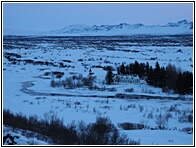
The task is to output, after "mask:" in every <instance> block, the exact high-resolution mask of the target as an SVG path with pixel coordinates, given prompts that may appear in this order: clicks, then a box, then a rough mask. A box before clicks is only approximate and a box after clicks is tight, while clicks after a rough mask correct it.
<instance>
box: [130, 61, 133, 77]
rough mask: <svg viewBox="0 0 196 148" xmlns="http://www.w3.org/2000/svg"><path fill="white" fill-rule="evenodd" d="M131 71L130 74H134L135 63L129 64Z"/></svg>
mask: <svg viewBox="0 0 196 148" xmlns="http://www.w3.org/2000/svg"><path fill="white" fill-rule="evenodd" d="M129 72H130V74H133V64H132V63H131V64H129Z"/></svg>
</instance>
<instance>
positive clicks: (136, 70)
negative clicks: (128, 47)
mask: <svg viewBox="0 0 196 148" xmlns="http://www.w3.org/2000/svg"><path fill="white" fill-rule="evenodd" d="M139 73H140V65H139V63H138V62H137V61H135V63H134V65H133V74H137V75H139Z"/></svg>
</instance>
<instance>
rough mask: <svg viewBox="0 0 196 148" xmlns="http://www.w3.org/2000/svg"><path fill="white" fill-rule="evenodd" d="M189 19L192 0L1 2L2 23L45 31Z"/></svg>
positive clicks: (11, 26)
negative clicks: (184, 0) (157, 0)
mask: <svg viewBox="0 0 196 148" xmlns="http://www.w3.org/2000/svg"><path fill="white" fill-rule="evenodd" d="M183 19H187V20H189V21H193V3H188V2H187V3H179V2H178V3H171V2H170V3H150V2H147V3H141V2H140V3H130V2H129V3H114V2H113V3H111V2H110V3H95V2H93V3H84V2H83V3H68V2H67V3H46V2H44V3H30V2H28V3H10V2H9V3H3V27H4V28H13V29H30V30H35V31H49V30H58V29H62V28H64V27H66V26H68V25H73V24H86V25H102V24H104V25H117V24H120V23H128V24H136V23H142V24H145V25H165V24H167V23H168V22H177V21H179V20H183Z"/></svg>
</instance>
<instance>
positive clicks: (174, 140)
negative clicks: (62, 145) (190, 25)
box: [3, 36, 194, 145]
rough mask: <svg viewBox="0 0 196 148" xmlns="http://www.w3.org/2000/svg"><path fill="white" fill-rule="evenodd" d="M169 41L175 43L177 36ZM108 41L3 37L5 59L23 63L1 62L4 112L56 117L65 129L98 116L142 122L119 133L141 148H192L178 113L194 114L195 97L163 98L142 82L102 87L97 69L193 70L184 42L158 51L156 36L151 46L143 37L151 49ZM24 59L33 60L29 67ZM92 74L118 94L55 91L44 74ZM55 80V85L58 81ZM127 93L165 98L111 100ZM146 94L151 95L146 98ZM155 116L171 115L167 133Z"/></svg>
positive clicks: (190, 135) (158, 90)
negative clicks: (172, 66)
mask: <svg viewBox="0 0 196 148" xmlns="http://www.w3.org/2000/svg"><path fill="white" fill-rule="evenodd" d="M158 37H160V36H158ZM166 37H167V36H165V38H166ZM115 38H116V37H115ZM119 38H120V37H119ZM170 38H172V37H171V36H170ZM173 38H174V39H176V38H177V39H178V38H180V36H179V37H173ZM99 39H101V41H99ZM110 39H111V40H112V37H111V38H109V39H106V40H105V38H96V37H94V38H93V37H86V38H83V39H81V40H79V38H77V37H76V38H75V37H73V38H72V37H68V38H64V37H56V38H55V37H39V36H38V37H36V36H34V37H21V38H20V37H12V36H11V37H9V36H8V37H7V38H4V49H3V54H4V55H6V53H10V54H13V53H14V54H18V55H20V56H21V58H16V59H20V61H17V62H16V63H14V62H13V61H9V60H8V59H7V58H5V56H4V57H3V108H4V109H9V110H11V111H12V112H14V113H20V112H21V113H22V114H24V115H26V116H30V115H38V117H39V118H45V115H46V114H56V115H57V116H58V117H59V118H61V119H63V121H64V124H65V125H67V124H69V123H71V122H72V121H75V122H76V123H77V122H78V121H81V120H83V121H85V122H86V123H91V122H95V120H96V117H97V116H104V117H109V118H110V119H111V121H112V123H114V124H115V125H116V126H117V127H118V124H119V123H123V122H131V123H142V124H145V125H146V127H148V128H146V129H142V130H123V129H122V128H120V127H118V128H119V130H120V132H122V133H126V134H127V135H128V136H129V137H130V138H131V139H134V140H136V141H138V140H139V141H140V143H141V145H192V144H193V141H194V140H193V133H187V132H186V131H183V129H184V128H187V127H190V128H192V127H193V123H190V122H182V123H181V122H179V117H180V116H182V112H185V113H187V115H188V114H193V104H194V102H193V96H191V95H187V96H184V97H183V99H177V100H176V98H177V97H181V96H179V95H178V94H166V93H164V92H163V91H162V89H161V88H155V87H152V86H149V85H147V84H146V83H145V82H144V83H140V84H129V83H118V84H117V83H114V84H112V85H106V84H104V83H103V81H104V79H105V75H106V71H105V70H104V69H103V68H97V67H96V66H101V67H104V66H112V67H114V68H116V67H117V66H119V65H120V64H122V62H124V63H126V64H130V63H134V61H135V60H137V61H138V62H139V63H146V62H149V65H152V66H154V65H155V63H156V61H158V62H159V64H160V66H167V64H169V63H171V64H175V65H176V67H180V68H181V70H182V71H193V47H192V46H188V45H186V46H185V45H184V43H181V42H180V41H182V39H178V40H177V43H170V42H166V43H165V42H163V45H161V46H159V45H157V46H156V42H155V41H156V37H154V40H153V41H150V36H149V37H148V38H147V40H148V39H149V40H148V41H147V43H148V44H149V46H144V45H143V44H145V43H143V44H142V45H140V43H139V41H136V42H129V41H127V40H129V38H128V39H126V37H125V39H126V40H125V41H124V40H114V41H112V42H109V40H110ZM106 41H108V42H106ZM130 44H131V45H130ZM152 44H155V45H152ZM12 58H15V57H14V56H12ZM153 59H155V60H153ZM25 60H32V61H33V63H28V62H25ZM36 61H38V62H40V61H42V62H46V61H47V62H51V63H53V65H45V64H35V62H36ZM60 63H63V64H64V67H61V66H60V65H61V64H60ZM65 65H66V66H65ZM90 69H91V70H92V71H93V73H94V75H95V76H96V85H97V86H100V87H106V88H112V87H114V88H116V91H115V92H110V91H97V90H89V89H88V88H85V87H84V88H76V89H65V88H63V87H55V88H53V87H51V86H50V81H51V79H52V77H51V75H45V73H47V72H52V71H59V72H64V76H63V77H62V78H61V80H63V79H65V78H67V77H70V76H72V75H74V74H82V75H83V76H84V77H86V76H87V75H88V74H89V70H90ZM55 80H56V81H58V79H57V78H55ZM127 88H133V89H134V92H132V93H130V94H132V95H151V96H153V95H154V96H162V97H163V98H162V99H157V98H156V97H154V98H150V99H144V98H132V99H122V98H116V97H115V95H116V94H117V93H126V92H125V89H127ZM144 90H146V91H144ZM148 90H151V91H153V92H154V94H148V93H147V92H148ZM51 94H55V95H51ZM108 96H112V97H111V98H110V97H108ZM172 98H173V99H172ZM78 102H79V103H78ZM171 108H175V109H173V110H172V109H171ZM159 114H163V115H167V114H170V117H169V119H168V121H167V123H166V124H165V126H166V129H165V130H159V129H157V124H156V117H157V116H158V115H159ZM157 137H158V138H157Z"/></svg>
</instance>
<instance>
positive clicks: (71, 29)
mask: <svg viewBox="0 0 196 148" xmlns="http://www.w3.org/2000/svg"><path fill="white" fill-rule="evenodd" d="M24 32H25V31H23V32H22V33H21V35H25V33H24ZM27 34H28V33H27ZM27 34H26V35H27ZM140 34H146V35H147V34H149V35H173V34H193V22H190V21H188V20H181V21H178V22H175V23H173V22H170V23H168V24H166V25H151V26H148V25H144V24H127V23H120V24H118V25H99V26H98V25H92V26H88V25H81V24H76V25H69V26H67V27H65V28H63V29H60V30H53V31H47V32H42V33H35V34H33V33H32V32H31V33H30V34H29V35H51V36H53V35H55V36H96V35H99V36H110V35H140ZM4 35H20V32H17V31H15V32H9V30H6V29H4Z"/></svg>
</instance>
